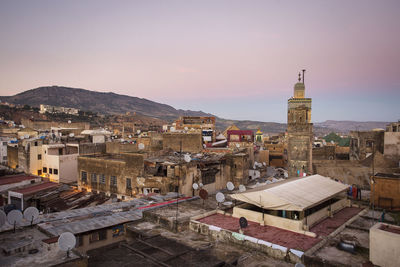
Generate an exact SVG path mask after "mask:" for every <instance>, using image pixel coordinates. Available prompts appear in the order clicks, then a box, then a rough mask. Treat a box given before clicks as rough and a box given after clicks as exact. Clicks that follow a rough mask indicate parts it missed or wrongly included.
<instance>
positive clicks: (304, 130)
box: [287, 69, 314, 177]
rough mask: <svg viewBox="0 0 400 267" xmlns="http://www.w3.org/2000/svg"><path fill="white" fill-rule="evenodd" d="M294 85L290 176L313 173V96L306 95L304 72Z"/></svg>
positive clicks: (290, 112)
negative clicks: (307, 96)
mask: <svg viewBox="0 0 400 267" xmlns="http://www.w3.org/2000/svg"><path fill="white" fill-rule="evenodd" d="M302 72H303V75H301V73H299V81H298V82H297V83H296V84H295V85H294V92H293V97H291V98H289V100H288V119H287V131H288V172H289V177H294V176H303V175H304V174H306V175H310V174H312V143H313V138H314V135H313V124H312V123H311V98H306V97H305V85H304V73H305V70H304V69H303V70H302Z"/></svg>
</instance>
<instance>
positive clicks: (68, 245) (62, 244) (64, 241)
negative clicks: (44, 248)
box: [58, 232, 76, 257]
mask: <svg viewBox="0 0 400 267" xmlns="http://www.w3.org/2000/svg"><path fill="white" fill-rule="evenodd" d="M75 245H76V238H75V236H74V234H73V233H70V232H64V233H62V234H61V235H60V237H59V238H58V247H59V248H60V250H62V251H66V252H67V257H69V251H70V250H71V249H73V248H74V247H75Z"/></svg>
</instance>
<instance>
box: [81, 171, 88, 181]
mask: <svg viewBox="0 0 400 267" xmlns="http://www.w3.org/2000/svg"><path fill="white" fill-rule="evenodd" d="M81 179H82V182H84V183H87V172H84V171H82V172H81Z"/></svg>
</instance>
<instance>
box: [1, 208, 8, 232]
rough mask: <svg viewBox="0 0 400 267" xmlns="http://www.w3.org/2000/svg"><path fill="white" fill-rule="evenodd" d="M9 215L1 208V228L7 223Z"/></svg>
mask: <svg viewBox="0 0 400 267" xmlns="http://www.w3.org/2000/svg"><path fill="white" fill-rule="evenodd" d="M6 221H7V215H6V214H5V212H4V211H2V210H0V228H1V227H2V226H3V225H4V224H5V223H6Z"/></svg>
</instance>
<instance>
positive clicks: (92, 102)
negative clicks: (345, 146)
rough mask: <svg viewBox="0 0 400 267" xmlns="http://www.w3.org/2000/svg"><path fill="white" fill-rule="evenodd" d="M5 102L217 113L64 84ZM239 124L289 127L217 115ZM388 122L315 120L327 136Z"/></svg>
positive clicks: (162, 113)
mask: <svg viewBox="0 0 400 267" xmlns="http://www.w3.org/2000/svg"><path fill="white" fill-rule="evenodd" d="M0 100H1V101H2V102H9V103H13V104H20V105H29V106H32V107H39V106H40V104H46V105H52V106H64V107H72V108H78V109H80V110H84V111H92V112H98V113H101V114H124V113H126V112H131V113H132V112H136V113H137V114H141V115H144V116H149V117H153V118H158V119H161V120H165V121H169V122H172V121H173V120H176V119H177V118H178V117H179V116H215V115H213V114H210V113H205V112H203V111H192V110H181V109H175V108H174V107H172V106H169V105H166V104H161V103H157V102H154V101H151V100H148V99H144V98H138V97H134V96H127V95H119V94H115V93H112V92H108V93H103V92H96V91H90V90H85V89H78V88H70V87H63V86H43V87H39V88H36V89H31V90H27V91H25V92H22V93H19V94H16V95H14V96H0ZM231 124H235V125H236V126H238V127H239V128H240V129H243V130H257V129H261V131H263V132H264V133H279V132H284V131H285V130H286V123H276V122H262V121H250V120H241V121H239V120H227V119H223V118H218V117H217V128H218V129H219V130H224V129H225V128H226V127H228V126H229V125H231ZM386 124H388V123H387V122H355V121H333V120H328V121H325V122H320V123H314V132H315V134H316V135H319V136H321V135H326V134H328V133H330V132H339V133H344V134H345V133H348V132H349V131H350V130H357V129H358V130H360V131H364V130H371V129H373V128H384V127H385V125H386Z"/></svg>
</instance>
